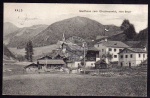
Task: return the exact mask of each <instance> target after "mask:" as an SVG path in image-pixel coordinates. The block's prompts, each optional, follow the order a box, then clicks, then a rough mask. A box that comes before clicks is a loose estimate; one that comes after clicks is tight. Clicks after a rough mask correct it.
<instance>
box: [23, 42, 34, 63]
mask: <svg viewBox="0 0 150 98" xmlns="http://www.w3.org/2000/svg"><path fill="white" fill-rule="evenodd" d="M25 51H26V52H25V53H26V54H25V58H26V59H27V61H29V62H32V59H33V57H32V56H33V46H32V41H31V40H29V41H28V42H27V44H26V47H25Z"/></svg>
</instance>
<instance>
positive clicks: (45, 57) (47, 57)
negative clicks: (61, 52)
mask: <svg viewBox="0 0 150 98" xmlns="http://www.w3.org/2000/svg"><path fill="white" fill-rule="evenodd" d="M43 59H52V57H51V56H48V55H46V56H43V57H41V58H39V59H38V60H43Z"/></svg>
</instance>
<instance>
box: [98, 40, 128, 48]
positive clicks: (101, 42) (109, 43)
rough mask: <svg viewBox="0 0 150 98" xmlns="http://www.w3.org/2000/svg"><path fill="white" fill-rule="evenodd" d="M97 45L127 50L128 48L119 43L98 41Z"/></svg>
mask: <svg viewBox="0 0 150 98" xmlns="http://www.w3.org/2000/svg"><path fill="white" fill-rule="evenodd" d="M98 44H103V45H104V46H107V47H115V48H128V47H129V46H128V45H126V44H125V43H123V42H121V41H100V42H98Z"/></svg>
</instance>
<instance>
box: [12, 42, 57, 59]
mask: <svg viewBox="0 0 150 98" xmlns="http://www.w3.org/2000/svg"><path fill="white" fill-rule="evenodd" d="M56 48H58V45H56V44H53V45H49V46H43V47H36V48H33V50H34V56H35V57H36V56H38V55H42V54H46V53H49V52H51V51H52V50H54V49H56ZM9 49H10V51H12V52H13V53H14V54H19V55H25V49H24V48H23V49H17V48H9ZM47 50H48V51H47Z"/></svg>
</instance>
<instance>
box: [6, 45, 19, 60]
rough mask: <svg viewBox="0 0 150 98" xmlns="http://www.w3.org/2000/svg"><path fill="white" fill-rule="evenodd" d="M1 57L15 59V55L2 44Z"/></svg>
mask: <svg viewBox="0 0 150 98" xmlns="http://www.w3.org/2000/svg"><path fill="white" fill-rule="evenodd" d="M3 59H4V60H11V59H16V57H15V55H14V54H13V53H12V52H11V51H10V50H9V49H8V48H7V47H6V46H5V45H4V44H3Z"/></svg>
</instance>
